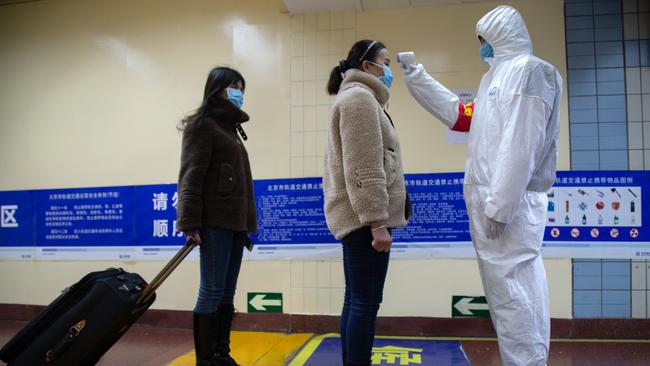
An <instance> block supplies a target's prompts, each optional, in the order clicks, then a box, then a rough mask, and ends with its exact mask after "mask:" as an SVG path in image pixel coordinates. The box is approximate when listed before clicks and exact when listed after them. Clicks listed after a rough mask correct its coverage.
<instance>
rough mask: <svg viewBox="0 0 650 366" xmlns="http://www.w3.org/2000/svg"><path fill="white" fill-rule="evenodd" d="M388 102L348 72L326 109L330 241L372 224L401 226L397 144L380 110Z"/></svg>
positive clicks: (366, 80)
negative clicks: (334, 98) (332, 101)
mask: <svg viewBox="0 0 650 366" xmlns="http://www.w3.org/2000/svg"><path fill="white" fill-rule="evenodd" d="M388 96H389V94H388V89H387V88H386V86H384V84H382V82H381V81H380V80H379V79H378V78H377V77H375V76H373V75H370V74H368V73H365V72H363V71H360V70H356V69H352V70H348V71H346V73H345V78H344V79H343V83H342V84H341V89H340V90H339V92H338V94H337V95H336V100H335V102H334V105H333V106H332V110H331V115H330V121H329V127H328V136H327V149H326V152H325V170H324V174H323V191H324V193H325V218H326V220H327V226H328V227H329V229H330V231H331V232H332V234H333V235H334V237H336V239H339V240H340V239H342V238H343V237H344V236H346V235H347V234H348V233H350V232H352V231H354V230H356V229H358V228H360V227H362V226H366V225H368V224H369V223H370V222H373V221H380V220H381V221H386V224H387V226H388V227H391V228H396V227H404V226H406V214H405V204H406V188H405V185H404V170H403V168H402V157H401V149H400V144H399V138H398V137H397V132H396V131H395V127H393V125H392V123H391V121H390V118H389V117H388V115H387V114H386V113H385V112H384V110H383V108H382V106H383V105H385V104H386V102H388Z"/></svg>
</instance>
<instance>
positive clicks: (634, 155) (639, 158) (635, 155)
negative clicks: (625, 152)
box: [629, 150, 644, 170]
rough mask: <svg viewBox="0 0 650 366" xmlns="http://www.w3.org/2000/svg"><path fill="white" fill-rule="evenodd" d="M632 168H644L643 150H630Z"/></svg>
mask: <svg viewBox="0 0 650 366" xmlns="http://www.w3.org/2000/svg"><path fill="white" fill-rule="evenodd" d="M629 162H630V170H644V167H643V150H629Z"/></svg>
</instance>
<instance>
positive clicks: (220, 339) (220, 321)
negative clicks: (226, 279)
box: [215, 304, 239, 366]
mask: <svg viewBox="0 0 650 366" xmlns="http://www.w3.org/2000/svg"><path fill="white" fill-rule="evenodd" d="M234 312H235V308H234V306H233V305H232V304H222V305H221V306H219V310H218V311H217V323H216V324H217V327H216V331H215V333H216V334H217V342H216V350H215V353H216V356H217V359H218V360H219V363H218V364H219V365H220V366H239V364H238V363H237V362H236V361H235V360H234V359H233V358H232V357H231V356H230V329H231V328H232V317H233V315H234Z"/></svg>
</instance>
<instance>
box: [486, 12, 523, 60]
mask: <svg viewBox="0 0 650 366" xmlns="http://www.w3.org/2000/svg"><path fill="white" fill-rule="evenodd" d="M476 35H477V36H481V37H483V39H485V40H486V41H487V42H488V43H489V44H490V45H492V48H493V49H494V57H495V58H498V57H503V56H513V55H519V54H532V53H533V44H532V42H531V41H530V35H529V34H528V29H526V24H525V23H524V19H523V18H522V16H521V14H519V12H518V11H517V9H515V8H513V7H511V6H505V5H502V6H498V7H496V8H495V9H494V10H492V11H490V12H489V13H487V14H485V15H484V16H483V18H481V20H479V21H478V23H476Z"/></svg>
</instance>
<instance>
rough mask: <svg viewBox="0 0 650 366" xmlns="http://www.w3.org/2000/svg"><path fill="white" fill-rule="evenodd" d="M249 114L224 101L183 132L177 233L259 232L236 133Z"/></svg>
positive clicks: (245, 157) (244, 158)
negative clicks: (237, 127) (207, 231)
mask: <svg viewBox="0 0 650 366" xmlns="http://www.w3.org/2000/svg"><path fill="white" fill-rule="evenodd" d="M248 119H249V118H248V115H247V114H246V113H244V112H243V111H242V110H241V109H239V108H237V107H236V106H235V105H234V104H232V103H231V102H230V101H227V100H222V101H221V100H220V101H219V102H218V103H217V105H216V106H215V107H213V108H212V110H211V111H209V112H207V113H206V114H205V116H204V117H202V118H199V119H197V120H195V121H192V122H190V123H188V124H187V127H185V130H184V131H183V143H182V150H181V169H180V173H179V176H178V207H177V228H178V230H179V231H183V232H188V231H191V230H197V229H200V228H220V229H228V230H233V231H238V232H240V231H243V232H255V231H257V215H256V212H255V198H254V195H253V179H252V176H251V169H250V163H249V161H248V153H247V152H246V148H245V147H244V144H243V143H242V141H241V139H240V138H239V136H238V135H237V132H236V131H235V127H236V126H237V125H239V124H240V123H243V122H246V121H248Z"/></svg>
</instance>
